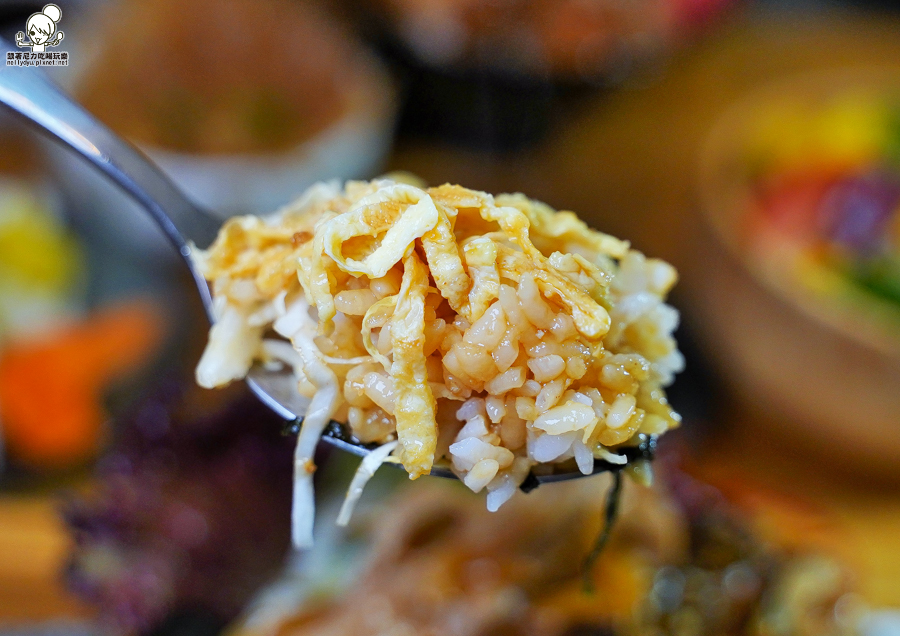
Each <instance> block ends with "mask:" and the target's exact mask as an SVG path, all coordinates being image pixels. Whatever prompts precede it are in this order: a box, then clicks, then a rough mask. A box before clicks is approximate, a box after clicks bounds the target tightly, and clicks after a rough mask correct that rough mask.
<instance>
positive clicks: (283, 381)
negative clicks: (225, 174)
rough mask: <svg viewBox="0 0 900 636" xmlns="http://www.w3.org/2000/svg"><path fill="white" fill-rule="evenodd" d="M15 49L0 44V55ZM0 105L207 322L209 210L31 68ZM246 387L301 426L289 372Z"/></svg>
mask: <svg viewBox="0 0 900 636" xmlns="http://www.w3.org/2000/svg"><path fill="white" fill-rule="evenodd" d="M12 50H13V49H12V48H11V47H10V46H9V44H8V43H7V42H6V41H5V40H2V39H0V51H3V52H4V53H5V52H8V51H12ZM0 103H2V104H4V105H5V106H7V107H8V108H10V109H11V110H12V111H14V112H15V113H17V114H18V115H20V116H22V117H24V118H25V119H26V120H28V122H29V123H31V124H33V125H34V126H36V127H37V128H38V129H39V130H40V131H41V132H43V133H44V134H47V135H49V136H50V137H51V138H54V139H55V140H57V141H60V142H62V143H63V144H64V145H66V146H68V147H69V148H71V149H72V150H74V151H75V152H76V153H78V154H79V155H81V156H82V157H83V158H84V159H85V160H87V161H88V162H90V164H91V165H92V166H93V167H95V168H96V169H97V170H98V171H100V172H101V173H103V174H104V175H106V176H107V177H108V178H109V179H110V180H112V181H113V182H114V183H115V184H116V185H118V186H119V187H121V188H122V189H123V190H124V191H125V192H127V193H128V194H130V195H131V196H132V197H133V198H134V199H135V200H136V201H137V202H138V203H139V204H140V205H141V207H143V208H144V210H145V211H146V212H147V213H148V214H149V215H150V216H151V217H153V220H154V221H156V223H157V224H158V225H159V226H160V228H162V230H163V232H164V233H165V235H166V237H168V239H169V241H170V242H171V243H172V245H174V246H175V248H176V249H177V250H178V251H179V253H180V254H181V257H182V258H183V259H184V263H185V265H186V266H187V267H188V269H189V270H190V271H191V275H192V276H193V277H194V282H195V283H196V285H197V291H198V292H199V294H200V298H201V300H202V301H203V305H204V307H205V308H206V313H207V316H208V317H209V318H210V321H212V320H213V313H212V298H211V297H210V293H209V287H208V286H207V284H206V280H205V279H204V278H203V276H202V275H201V274H200V273H199V272H198V271H197V269H196V268H195V267H194V263H193V262H192V260H191V249H192V247H191V245H192V244H194V245H199V246H208V245H209V244H210V243H212V241H213V240H214V239H215V237H216V235H217V233H218V230H219V227H220V225H221V222H220V221H219V220H218V219H216V218H214V217H213V216H212V215H211V214H210V213H209V212H207V211H206V210H203V209H201V208H199V207H197V206H196V205H195V204H194V203H192V202H191V201H190V200H188V198H187V197H186V196H185V195H184V194H183V193H182V192H181V191H180V190H179V189H178V188H177V187H176V186H175V184H173V183H172V182H171V181H170V180H169V178H168V177H166V176H165V175H164V174H163V173H162V171H161V170H160V169H159V168H158V167H157V166H156V165H154V164H153V162H152V161H150V159H148V158H147V157H146V156H144V155H143V154H142V153H141V152H140V151H139V150H137V149H136V148H135V147H134V146H132V145H131V144H129V143H128V142H126V141H125V140H123V139H121V138H120V137H119V136H118V135H116V134H115V133H113V132H112V131H111V130H109V129H108V128H107V127H106V126H104V125H103V124H101V123H100V122H99V121H98V120H97V119H96V118H95V117H94V116H93V115H91V114H90V113H88V112H87V111H86V110H84V108H82V107H81V106H79V105H78V104H77V103H75V101H73V100H72V99H71V98H70V97H68V96H67V95H65V94H64V93H63V92H62V91H61V90H60V89H59V88H58V87H57V86H55V85H54V84H53V83H52V82H50V81H49V80H48V79H46V77H45V76H44V74H43V73H42V72H40V71H39V70H38V69H36V68H28V67H18V66H0ZM247 384H248V386H249V387H250V388H251V389H252V390H253V392H254V393H255V394H256V395H257V396H258V397H259V399H260V400H262V402H263V403H264V404H265V405H266V406H268V407H269V408H271V409H272V410H273V411H275V413H277V414H278V415H280V416H281V417H283V418H284V419H285V420H288V421H293V422H294V423H295V426H299V425H300V423H301V422H302V419H303V416H304V414H305V413H306V409H307V407H308V406H309V401H308V400H307V399H306V398H304V397H302V396H301V395H300V394H299V393H298V392H297V388H296V387H297V383H296V380H295V379H294V376H293V374H292V373H291V372H290V371H287V370H284V371H268V370H266V369H264V368H262V367H261V366H254V367H253V368H252V369H251V370H250V373H249V375H248V376H247ZM323 439H325V441H326V442H328V443H329V444H331V445H333V446H336V447H338V448H340V449H342V450H345V451H347V452H349V453H353V454H354V455H358V456H360V457H362V456H365V455H367V454H368V453H369V448H367V447H366V446H364V445H362V444H359V443H358V442H356V441H355V440H353V438H352V437H351V436H349V435H348V434H347V432H346V429H345V428H344V427H343V426H341V425H340V424H338V423H336V422H332V425H331V426H329V427H328V429H327V430H326V432H325V434H324V436H323ZM655 446H656V440H655V438H653V437H646V438H644V439H642V443H641V444H640V445H638V446H634V447H630V448H626V449H622V451H621V452H622V453H623V454H624V455H626V456H627V457H628V459H629V461H631V460H635V459H642V458H644V459H650V458H652V456H653V453H654V450H655ZM622 468H623V466H622V465H621V464H612V463H609V462H606V461H603V460H595V462H594V474H596V473H599V472H606V471H618V470H621V469H622ZM431 474H432V475H435V476H439V477H451V478H455V477H456V476H455V475H454V474H453V473H452V472H451V471H450V469H449V468H448V467H445V466H435V467H434V469H433V470H432V471H431ZM582 476H584V475H583V473H581V472H580V471H578V470H574V469H573V470H570V471H567V472H553V473H550V474H532V475H531V476H530V477H529V479H528V480H526V482H525V483H524V484H523V485H522V487H523V489H526V490H529V489H531V488H534V487H535V486H537V485H538V484H540V483H547V482H553V481H563V480H566V479H573V478H576V477H582Z"/></svg>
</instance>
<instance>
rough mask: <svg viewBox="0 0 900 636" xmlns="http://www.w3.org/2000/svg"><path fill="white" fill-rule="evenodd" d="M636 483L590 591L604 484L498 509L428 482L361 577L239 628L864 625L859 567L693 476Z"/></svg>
mask: <svg viewBox="0 0 900 636" xmlns="http://www.w3.org/2000/svg"><path fill="white" fill-rule="evenodd" d="M666 475H667V476H668V479H667V481H668V485H667V486H656V487H654V488H653V489H652V490H650V489H644V488H637V487H632V488H630V489H626V491H625V497H624V501H623V509H622V511H621V515H620V518H619V520H618V521H617V526H616V529H615V530H614V532H613V535H612V540H611V542H610V543H609V545H608V546H607V550H606V552H605V553H604V554H603V555H602V556H601V558H600V561H599V563H598V566H597V568H596V571H595V574H594V583H595V586H596V591H595V593H593V594H587V593H585V592H584V590H583V588H582V576H581V574H582V573H581V570H580V564H581V562H582V561H581V557H582V556H583V554H584V553H585V551H586V549H587V546H588V545H589V543H590V542H591V541H592V539H593V537H594V536H595V533H596V532H597V531H598V525H599V523H600V516H601V515H600V511H599V505H598V483H597V481H595V480H584V481H582V482H580V483H575V484H566V485H557V486H554V487H553V488H546V489H538V490H537V491H535V492H534V493H531V494H529V496H528V500H514V501H513V502H511V503H510V504H509V505H508V506H505V507H504V508H503V509H502V510H500V511H498V512H496V513H493V514H491V513H487V512H486V511H484V510H483V509H482V508H481V507H480V506H478V505H477V502H476V501H474V500H473V498H472V497H469V496H467V495H466V494H465V492H464V491H461V490H460V489H459V488H455V487H453V486H452V485H448V484H443V483H435V482H430V483H428V484H427V485H422V486H421V487H419V488H409V489H408V490H407V491H406V492H405V493H402V494H399V495H397V496H395V497H394V498H393V500H392V501H390V502H389V504H388V505H389V507H390V510H391V514H390V515H380V516H379V517H377V518H376V519H375V520H374V525H373V528H372V532H371V537H372V539H371V540H372V546H371V549H370V550H369V553H368V556H367V560H366V566H365V567H364V570H363V572H362V574H361V575H360V576H359V577H358V578H357V579H356V580H355V581H354V582H353V583H352V584H350V586H349V588H348V589H346V590H344V591H343V592H341V593H340V594H338V595H333V596H330V595H325V596H323V595H322V594H319V593H316V591H315V589H314V586H313V589H312V590H309V589H304V590H299V591H298V593H297V598H298V599H299V598H305V599H306V600H305V601H303V602H302V603H299V606H298V607H296V608H295V609H293V610H291V611H287V612H284V611H282V612H281V613H280V615H279V611H278V610H277V609H276V608H275V607H274V606H269V605H267V604H266V602H265V597H263V600H262V602H260V603H259V604H257V605H255V606H254V607H255V609H254V610H251V611H250V612H249V613H248V615H247V616H246V619H245V620H243V621H241V622H239V623H238V624H237V625H236V626H235V627H234V628H232V630H230V631H229V632H228V634H229V635H230V636H260V635H261V634H272V635H274V634H278V636H330V635H339V634H340V635H343V634H356V635H359V636H366V635H372V636H374V635H376V634H397V635H406V634H419V635H429V636H431V635H434V636H437V635H447V634H452V635H454V636H487V635H489V634H492V635H495V634H502V635H504V636H526V635H527V636H576V635H577V636H664V635H673V636H674V635H678V636H700V635H716V636H737V635H746V636H750V635H753V636H763V635H766V636H775V635H783V636H788V635H790V636H814V635H815V636H838V635H842V636H843V635H850V634H853V633H855V627H854V625H855V622H856V620H857V616H856V613H855V611H854V609H853V606H854V600H853V599H854V597H853V595H852V594H850V593H849V591H850V587H849V577H848V575H847V573H846V572H845V571H844V570H843V569H842V568H841V567H840V566H839V565H838V564H836V563H835V562H833V561H831V560H830V559H827V558H824V557H820V556H815V555H812V554H804V553H800V552H785V551H781V550H779V549H777V548H773V547H772V546H769V545H766V544H765V543H763V542H762V541H760V540H759V539H758V538H756V537H755V536H754V534H753V533H752V531H751V530H750V528H749V525H748V524H747V522H746V521H745V520H744V519H742V518H741V517H740V516H739V515H738V514H737V512H736V511H735V510H734V509H732V508H731V507H730V506H729V505H728V504H726V503H725V502H724V500H723V499H722V498H721V496H720V495H719V494H718V493H717V491H715V490H713V489H711V488H710V487H709V486H705V485H703V484H700V483H697V482H695V481H693V480H692V479H690V478H688V477H686V476H685V475H683V474H674V475H672V474H669V473H666Z"/></svg>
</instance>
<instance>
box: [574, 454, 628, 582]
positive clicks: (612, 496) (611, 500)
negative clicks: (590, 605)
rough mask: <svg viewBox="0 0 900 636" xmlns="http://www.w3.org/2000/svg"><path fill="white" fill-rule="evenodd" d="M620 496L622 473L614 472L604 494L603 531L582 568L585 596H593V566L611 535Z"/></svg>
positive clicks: (617, 512)
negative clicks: (609, 485) (611, 481)
mask: <svg viewBox="0 0 900 636" xmlns="http://www.w3.org/2000/svg"><path fill="white" fill-rule="evenodd" d="M621 495H622V471H621V470H616V471H614V472H613V483H612V486H611V487H610V489H609V492H608V493H606V510H605V512H604V515H603V516H604V523H603V530H601V531H600V534H599V535H598V536H597V540H596V541H595V542H594V547H593V549H592V550H591V551H590V553H589V554H588V555H587V557H585V559H584V565H583V566H582V568H583V569H582V576H583V582H584V592H585V594H593V593H594V591H595V589H594V580H593V578H592V577H591V574H592V572H593V570H594V564H595V563H596V562H597V559H598V558H599V556H600V553H601V552H603V548H605V547H606V544H607V542H608V541H609V536H610V534H611V533H612V528H613V524H614V523H615V521H616V517H617V516H618V514H619V499H620V498H621Z"/></svg>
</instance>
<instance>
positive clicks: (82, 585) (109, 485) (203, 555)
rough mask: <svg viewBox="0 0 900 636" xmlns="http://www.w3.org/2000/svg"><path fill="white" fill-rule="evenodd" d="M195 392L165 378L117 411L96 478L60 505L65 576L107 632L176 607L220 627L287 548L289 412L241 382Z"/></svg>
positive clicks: (130, 630) (122, 630) (151, 623)
mask: <svg viewBox="0 0 900 636" xmlns="http://www.w3.org/2000/svg"><path fill="white" fill-rule="evenodd" d="M236 388H237V387H236ZM197 393H198V392H197V391H196V390H195V391H194V392H193V393H192V392H191V391H185V390H184V385H182V384H180V383H178V382H176V381H174V380H167V381H164V382H161V383H160V384H159V385H158V386H157V387H156V389H155V390H154V392H153V393H152V394H151V395H149V396H147V397H146V398H145V399H143V400H142V401H141V402H140V403H139V404H138V405H137V406H136V407H135V408H134V409H133V410H132V411H131V412H130V413H129V414H127V415H125V416H123V417H121V418H119V420H118V422H117V423H118V426H117V427H116V430H117V437H116V439H115V442H114V443H113V445H112V446H111V448H110V449H109V451H108V452H107V453H106V454H105V455H104V457H103V458H102V460H101V461H100V462H99V463H98V466H97V469H96V471H95V480H94V482H93V485H92V486H91V488H90V489H89V490H88V491H87V492H84V493H82V494H80V495H79V496H77V497H72V498H70V499H69V501H68V502H67V503H66V505H65V507H64V510H63V512H64V517H65V519H66V521H67V523H68V526H69V528H70V530H71V533H72V535H73V538H74V542H75V550H74V552H73V554H72V557H71V560H70V563H69V566H68V569H67V572H66V577H67V581H68V583H69V586H70V587H71V588H72V589H73V591H75V592H76V593H77V594H78V595H79V596H80V597H81V598H82V599H83V600H85V601H88V602H90V603H91V604H93V605H94V606H95V607H96V608H97V610H98V619H99V622H100V624H101V625H102V627H103V629H104V633H112V634H145V633H150V632H153V630H154V629H157V628H159V627H160V625H161V624H163V623H164V622H166V621H167V620H168V619H170V618H171V617H173V616H181V617H182V620H183V621H185V623H187V624H191V625H194V629H198V625H201V626H203V629H204V630H206V631H202V632H201V633H214V631H210V629H213V630H214V629H215V628H216V627H221V626H222V625H224V624H225V623H227V622H228V621H229V620H231V619H232V618H233V617H234V616H236V615H237V614H238V612H239V611H240V610H241V609H242V607H243V606H244V604H245V603H246V602H247V601H248V600H249V599H250V597H251V596H252V594H254V593H255V591H256V590H257V588H258V587H259V586H261V585H262V584H263V583H265V582H266V580H267V579H268V578H269V577H271V576H274V575H275V573H276V572H277V571H278V569H279V568H280V566H281V563H282V560H283V559H284V557H285V555H286V552H287V549H288V536H289V532H288V530H289V523H288V519H287V514H286V512H287V509H288V507H289V505H290V488H291V444H290V441H289V440H288V439H287V438H285V437H283V436H282V435H281V434H280V430H281V426H282V424H283V422H281V421H280V420H279V419H278V418H277V417H276V416H275V415H273V414H272V413H271V411H269V410H268V409H267V408H266V407H265V406H263V405H262V404H261V403H260V402H259V401H258V400H257V399H256V398H255V397H253V396H252V395H250V394H249V391H247V390H246V389H243V390H236V391H230V392H223V393H217V394H215V396H214V397H213V396H211V395H210V394H205V395H197ZM211 398H213V399H211ZM188 617H189V618H188ZM185 623H182V628H184V627H183V625H184V624H185ZM191 633H193V632H191Z"/></svg>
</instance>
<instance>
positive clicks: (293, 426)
mask: <svg viewBox="0 0 900 636" xmlns="http://www.w3.org/2000/svg"><path fill="white" fill-rule="evenodd" d="M301 426H303V418H302V417H298V418H297V419H295V420H291V421H289V422H285V423H284V426H282V427H281V434H282V435H284V436H285V437H288V436H290V435H297V434H298V433H299V432H300V428H301Z"/></svg>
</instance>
